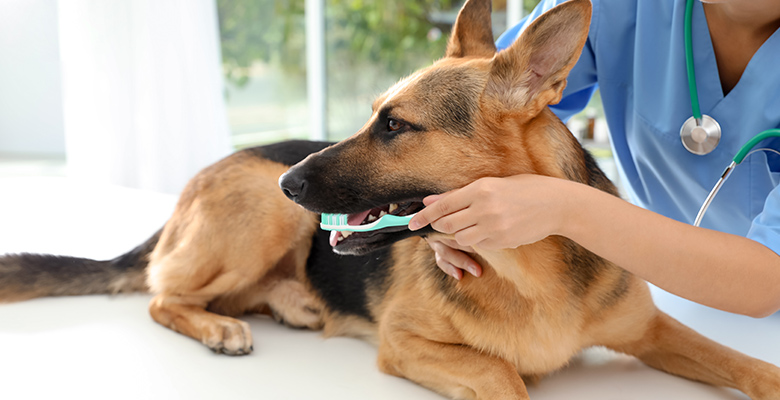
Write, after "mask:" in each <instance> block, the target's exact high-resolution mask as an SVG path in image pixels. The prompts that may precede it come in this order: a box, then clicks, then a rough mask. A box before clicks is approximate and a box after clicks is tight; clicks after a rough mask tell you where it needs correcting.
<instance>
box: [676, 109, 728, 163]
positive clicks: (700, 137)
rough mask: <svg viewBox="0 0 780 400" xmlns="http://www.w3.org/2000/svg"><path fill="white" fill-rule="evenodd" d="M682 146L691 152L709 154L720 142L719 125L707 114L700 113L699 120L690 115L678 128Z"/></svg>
mask: <svg viewBox="0 0 780 400" xmlns="http://www.w3.org/2000/svg"><path fill="white" fill-rule="evenodd" d="M680 139H681V140H682V143H683V146H685V148H686V149H687V150H688V151H690V152H691V153H693V154H698V155H700V156H703V155H705V154H709V153H710V152H712V151H713V150H715V148H716V147H718V143H719V142H720V125H719V124H718V121H715V119H714V118H712V117H710V116H709V115H705V114H702V116H701V120H700V121H697V120H696V118H694V117H690V118H688V120H687V121H685V123H684V124H683V126H682V128H680Z"/></svg>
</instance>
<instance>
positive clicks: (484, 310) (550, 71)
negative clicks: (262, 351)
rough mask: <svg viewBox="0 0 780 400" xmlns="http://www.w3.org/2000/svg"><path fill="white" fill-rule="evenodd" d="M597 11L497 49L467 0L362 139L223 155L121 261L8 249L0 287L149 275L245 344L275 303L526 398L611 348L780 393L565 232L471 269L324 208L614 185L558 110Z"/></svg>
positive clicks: (215, 345)
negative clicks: (330, 226)
mask: <svg viewBox="0 0 780 400" xmlns="http://www.w3.org/2000/svg"><path fill="white" fill-rule="evenodd" d="M590 14H591V5H590V2H589V1H588V0H571V1H569V2H567V3H564V4H563V5H560V6H558V7H556V8H554V9H553V10H551V11H549V12H548V13H546V14H544V15H543V16H541V17H540V18H539V19H538V20H537V21H536V22H534V23H533V24H532V25H531V26H530V27H529V28H528V29H527V30H526V31H525V32H524V33H523V35H522V37H521V38H520V39H519V40H518V41H517V42H515V43H514V44H513V45H512V46H511V47H510V48H508V49H506V50H504V51H502V52H498V53H497V52H496V48H495V45H494V43H493V36H492V32H491V25H490V0H469V1H467V2H466V4H465V5H464V6H463V9H462V10H461V11H460V14H459V15H458V18H457V22H456V24H455V27H454V31H453V33H452V37H451V38H450V42H449V45H448V49H447V53H446V56H445V57H444V58H442V59H441V60H439V61H437V62H435V63H434V64H433V65H432V66H430V67H428V68H424V69H422V70H420V71H418V72H416V73H414V74H412V75H411V76H409V77H408V78H405V79H403V80H401V81H400V82H398V83H397V84H396V85H394V86H393V87H391V88H390V89H389V90H388V91H387V92H385V93H384V94H383V95H381V96H379V98H378V99H377V100H376V101H375V102H374V104H373V114H372V116H371V118H370V119H369V120H368V122H367V123H366V124H365V126H364V127H363V128H361V129H360V130H359V131H358V132H357V133H356V134H354V135H353V136H352V137H350V138H348V139H346V140H344V141H342V142H340V143H338V144H335V145H330V144H329V143H317V142H288V143H280V144H274V145H270V146H266V147H259V148H253V149H248V150H244V151H240V152H237V153H235V154H233V155H232V156H229V157H227V158H226V159H224V160H222V161H220V162H218V163H216V164H214V165H212V166H210V167H208V168H206V169H204V170H203V171H202V172H200V173H199V174H198V175H197V176H195V177H194V178H193V179H192V180H191V181H190V182H189V184H188V186H187V187H186V189H185V190H184V191H183V193H182V195H181V198H180V200H179V202H178V205H177V207H176V210H175V212H174V214H173V216H172V217H171V219H170V220H169V221H168V222H167V223H166V224H165V227H164V228H163V229H162V230H161V231H160V232H158V233H157V234H156V235H154V236H153V237H152V238H151V239H149V240H148V241H147V242H146V243H143V244H142V245H140V246H139V247H137V248H136V249H134V250H132V251H130V252H129V253H127V254H125V255H122V256H120V257H118V258H116V259H114V260H110V261H93V260H87V259H78V258H66V257H54V256H46V255H31V254H21V255H9V256H5V257H4V258H2V259H0V299H2V300H3V301H15V300H22V299H27V298H32V297H36V296H52V295H78V294H86V293H101V292H102V293H104V292H124V291H134V290H139V291H141V290H150V291H151V292H153V293H155V294H156V296H155V297H154V298H153V300H152V301H151V304H150V306H149V309H150V312H151V315H152V317H153V318H154V320H155V321H157V322H158V323H160V324H162V325H164V326H167V327H169V328H170V329H173V330H175V331H177V332H180V333H182V334H184V335H187V336H190V337H192V338H194V339H196V340H199V341H201V342H202V343H204V344H205V345H206V346H208V347H209V348H211V349H213V350H214V351H216V352H221V353H226V354H233V355H240V354H247V353H250V352H251V351H252V335H251V333H250V332H249V326H248V324H247V323H245V322H243V321H240V320H238V319H236V318H235V317H237V316H240V315H242V314H246V313H265V314H269V315H272V316H274V317H275V318H276V319H277V320H279V321H281V322H283V323H285V324H288V325H291V326H295V327H305V328H311V329H324V333H325V335H347V336H355V337H361V338H364V339H366V340H368V341H371V342H373V343H375V344H376V345H377V347H378V366H379V368H380V369H381V370H382V371H384V372H386V373H388V374H392V375H396V376H400V377H404V378H407V379H410V380H412V381H414V382H417V383H419V384H421V385H423V386H426V387H428V388H430V389H432V390H435V391H437V392H439V393H442V394H444V395H445V396H449V397H451V398H459V399H485V400H498V399H527V398H528V393H527V391H526V385H525V383H524V382H526V381H527V380H528V379H536V378H538V377H540V376H543V375H545V374H548V373H550V372H552V371H555V370H557V369H559V368H561V367H563V366H564V365H566V364H567V362H568V361H569V360H570V359H571V358H572V357H573V356H574V355H576V354H577V353H578V352H579V351H580V350H582V349H583V348H587V347H590V346H605V347H607V348H610V349H613V350H615V351H618V352H621V353H626V354H630V355H633V356H636V357H637V358H639V359H640V360H642V361H643V362H645V363H646V364H648V365H650V366H651V367H654V368H657V369H660V370H663V371H666V372H669V373H672V374H676V375H680V376H683V377H686V378H689V379H693V380H697V381H701V382H706V383H709V384H712V385H718V386H728V387H733V388H737V389H739V390H741V391H743V392H745V393H746V394H748V395H749V396H751V397H752V398H753V399H780V369H778V368H777V367H775V366H773V365H770V364H768V363H765V362H762V361H759V360H756V359H753V358H750V357H747V356H745V355H743V354H740V353H738V352H736V351H734V350H731V349H729V348H726V347H724V346H721V345H719V344H716V343H714V342H712V341H710V340H708V339H706V338H704V337H702V336H700V335H699V334H697V333H695V332H694V331H692V330H691V329H689V328H687V327H685V326H683V325H681V324H680V323H678V322H677V321H675V320H673V319H672V318H670V317H669V316H667V315H666V314H664V313H662V312H661V311H659V310H658V309H657V308H656V307H655V306H654V304H653V302H652V299H651V296H650V292H649V290H648V287H647V284H646V283H645V282H643V281H642V280H640V279H639V278H637V277H635V276H634V275H632V274H631V273H629V272H627V271H625V270H623V269H621V268H620V267H619V266H617V265H614V264H612V263H610V262H609V261H607V260H604V259H602V258H599V257H598V256H596V255H594V254H593V253H591V252H589V251H588V250H586V249H584V248H582V247H581V246H579V245H578V244H577V243H574V242H572V241H571V240H568V239H566V238H564V237H558V236H551V237H548V238H546V239H544V240H542V241H540V242H537V243H534V244H531V245H527V246H521V247H518V248H515V249H506V250H500V251H485V250H482V249H479V248H476V249H474V250H475V252H476V253H475V254H474V257H475V258H476V260H478V262H480V264H481V265H482V266H483V276H482V277H481V278H478V279H477V278H473V277H469V276H466V277H464V278H463V279H462V280H460V281H457V280H455V279H451V278H449V277H448V276H447V275H446V274H445V273H444V272H442V271H441V270H440V269H439V268H438V267H437V266H436V262H435V258H434V253H433V252H432V250H431V249H430V247H429V246H428V244H427V243H426V242H425V240H423V238H422V237H424V236H430V237H435V236H436V235H440V234H438V233H436V232H434V231H433V230H431V229H430V228H427V229H424V230H421V231H416V232H412V231H410V230H408V229H406V227H402V228H386V229H383V230H380V231H376V232H367V233H353V234H351V235H349V234H345V233H333V234H330V235H329V234H328V233H326V232H323V231H321V230H319V229H318V213H349V214H352V219H356V218H357V219H365V220H369V219H370V216H371V215H373V216H377V214H379V213H380V212H381V211H385V212H390V213H393V214H397V215H404V214H409V213H413V212H415V211H417V210H419V209H420V208H421V207H423V205H422V203H421V199H422V198H424V197H425V196H427V195H431V194H437V193H443V192H446V191H448V190H451V189H455V188H459V187H462V186H465V185H467V184H469V183H471V182H473V181H475V180H477V179H479V178H482V177H487V176H510V175H516V174H542V175H548V176H553V177H558V178H562V179H569V180H573V181H576V182H580V183H583V184H586V185H591V186H593V187H596V188H598V189H601V190H604V191H606V192H608V193H611V194H614V195H617V192H616V190H615V187H614V186H613V185H612V184H611V183H610V182H609V180H608V179H607V178H606V177H605V176H604V174H603V173H602V172H601V171H600V170H599V169H598V167H597V166H596V163H595V162H594V160H593V159H592V158H591V156H590V155H588V153H587V152H585V151H584V150H583V149H582V147H581V146H580V144H579V143H578V142H577V141H576V139H575V138H574V137H573V136H572V135H571V133H570V132H569V131H568V130H567V129H566V127H565V125H563V123H561V122H560V120H558V119H557V118H556V117H555V116H554V115H553V114H552V112H551V111H550V110H549V109H548V107H547V106H548V105H549V104H554V103H556V102H558V101H559V100H560V98H561V93H562V90H563V88H564V86H565V84H566V77H567V74H568V72H569V71H570V69H571V68H572V66H573V65H574V64H575V62H576V61H577V59H578V57H579V54H580V50H581V49H582V47H583V46H584V44H585V40H586V37H587V30H588V26H589V21H590ZM290 166H292V167H290ZM277 185H280V186H281V188H282V190H279V187H278V186H277ZM290 199H292V200H294V201H290ZM334 251H335V252H334Z"/></svg>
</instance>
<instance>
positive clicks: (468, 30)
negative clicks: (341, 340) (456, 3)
mask: <svg viewBox="0 0 780 400" xmlns="http://www.w3.org/2000/svg"><path fill="white" fill-rule="evenodd" d="M491 8H492V5H491V0H467V1H466V4H464V5H463V8H461V9H460V12H459V13H458V18H457V19H456V20H455V25H453V27H452V35H450V41H449V43H447V53H446V55H445V57H485V58H490V57H493V55H495V54H496V44H495V43H494V39H493V28H492V24H491V22H490V10H491Z"/></svg>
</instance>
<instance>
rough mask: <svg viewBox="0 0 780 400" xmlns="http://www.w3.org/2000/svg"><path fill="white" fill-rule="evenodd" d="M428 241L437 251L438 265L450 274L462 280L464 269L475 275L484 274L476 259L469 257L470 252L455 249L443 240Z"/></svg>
mask: <svg viewBox="0 0 780 400" xmlns="http://www.w3.org/2000/svg"><path fill="white" fill-rule="evenodd" d="M427 241H428V244H429V245H430V246H431V248H432V249H433V251H434V252H435V253H436V265H438V266H439V268H440V269H441V270H442V271H444V272H445V273H447V274H448V275H450V276H452V277H453V278H455V279H457V280H460V279H461V278H462V277H463V270H466V271H468V272H469V273H470V274H471V275H473V276H475V277H479V276H481V275H482V267H481V266H480V265H479V264H478V263H477V262H476V261H474V259H472V258H471V257H469V255H468V254H466V253H464V252H462V251H460V250H455V249H453V248H451V247H449V246H447V245H446V244H444V243H443V242H441V241H437V240H427Z"/></svg>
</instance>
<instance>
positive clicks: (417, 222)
mask: <svg viewBox="0 0 780 400" xmlns="http://www.w3.org/2000/svg"><path fill="white" fill-rule="evenodd" d="M572 184H574V183H573V182H569V181H565V180H562V179H557V178H551V177H546V176H541V175H515V176H511V177H506V178H482V179H479V180H477V181H475V182H473V183H471V184H469V185H467V186H465V187H463V188H461V189H456V190H453V191H449V192H447V193H444V194H441V195H433V196H428V197H426V198H425V199H424V200H423V203H425V205H426V207H425V208H424V209H423V210H422V211H420V212H418V213H417V215H416V216H415V217H414V218H412V220H411V221H409V229H411V230H413V231H414V230H418V229H420V228H422V227H424V226H426V225H428V224H430V225H431V227H433V229H435V230H436V231H438V232H442V233H446V234H450V235H453V238H454V240H455V242H456V243H457V244H458V245H459V246H464V247H475V248H479V249H485V250H497V249H505V248H515V247H518V246H521V245H524V244H530V243H534V242H537V241H539V240H541V239H544V238H546V237H547V236H549V235H552V234H556V233H558V232H559V230H560V227H561V225H562V223H563V221H564V220H565V219H566V216H565V212H566V211H567V210H569V209H570V208H571V207H569V204H568V203H567V202H569V201H571V198H572V197H573V196H571V195H567V192H566V190H567V189H569V188H570V186H567V185H572ZM434 250H436V248H434ZM439 250H442V249H441V247H439ZM437 253H438V252H437ZM445 253H448V252H447V251H446V250H443V251H442V254H445ZM448 254H451V253H448ZM437 255H439V254H437ZM440 267H441V266H440ZM442 269H443V270H444V268H442ZM445 272H447V270H445Z"/></svg>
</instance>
